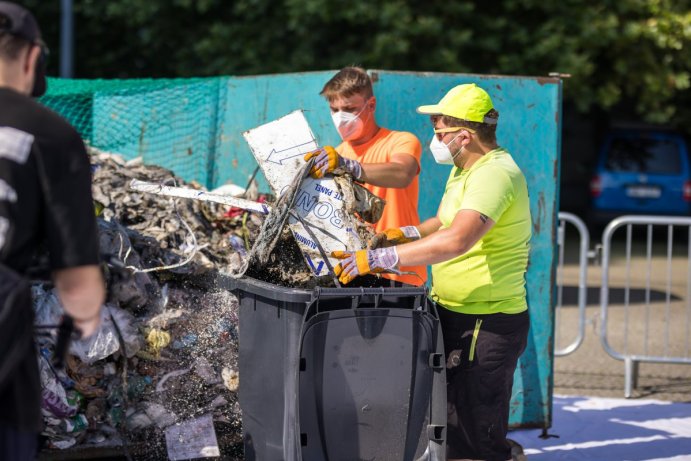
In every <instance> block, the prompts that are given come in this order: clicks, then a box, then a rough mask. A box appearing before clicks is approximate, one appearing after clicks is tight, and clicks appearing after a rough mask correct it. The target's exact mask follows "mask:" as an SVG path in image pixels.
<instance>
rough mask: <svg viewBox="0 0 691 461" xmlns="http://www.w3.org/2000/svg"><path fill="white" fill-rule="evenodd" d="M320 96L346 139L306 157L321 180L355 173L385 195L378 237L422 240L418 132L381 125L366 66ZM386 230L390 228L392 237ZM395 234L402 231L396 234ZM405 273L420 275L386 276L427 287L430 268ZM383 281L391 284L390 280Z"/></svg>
mask: <svg viewBox="0 0 691 461" xmlns="http://www.w3.org/2000/svg"><path fill="white" fill-rule="evenodd" d="M319 94H321V95H322V96H324V97H325V98H326V100H327V101H328V102H329V107H330V109H331V117H332V118H333V121H334V125H335V126H336V129H337V130H338V132H339V134H340V135H341V138H342V139H343V142H342V143H341V144H340V145H339V146H338V147H336V148H335V149H334V148H333V147H331V146H325V147H323V148H322V149H320V150H318V151H314V152H310V153H309V154H307V155H306V156H305V159H306V160H308V159H310V158H312V157H315V158H316V161H315V164H314V167H313V168H312V170H311V171H310V173H311V175H312V176H313V177H315V178H320V177H322V176H323V175H324V174H326V173H332V172H333V171H334V170H337V169H339V170H341V171H345V172H347V173H350V174H352V175H353V177H354V178H355V179H356V180H357V181H358V182H361V183H363V184H364V186H365V187H366V188H367V189H369V190H370V192H372V193H373V194H375V195H376V196H378V197H380V198H382V199H384V200H385V201H386V206H385V207H384V212H383V214H382V217H381V219H380V220H379V221H378V222H377V223H376V224H375V226H374V230H375V231H376V232H377V233H379V238H378V239H377V241H381V240H389V241H395V242H399V243H400V242H402V241H410V240H416V239H417V238H419V237H420V234H419V232H418V231H417V229H416V228H415V226H417V225H418V224H420V218H419V216H418V213H417V202H418V174H419V173H420V155H421V152H422V147H421V145H420V141H419V140H418V139H417V138H416V137H415V135H413V134H412V133H408V132H405V131H392V130H389V129H387V128H384V127H380V126H379V125H377V121H376V120H375V118H374V111H375V109H376V105H377V100H376V98H375V97H374V92H373V91H372V81H371V80H370V77H369V75H367V72H366V71H365V70H364V69H361V68H359V67H345V68H343V69H341V70H340V71H339V72H338V73H337V74H336V75H335V76H334V77H333V78H331V80H329V81H328V82H327V83H326V85H324V88H323V89H322V91H321V92H320V93H319ZM384 231H387V232H386V238H385V237H384V234H383V233H384ZM391 232H394V233H395V234H397V235H395V236H392V235H391ZM398 234H400V235H398ZM401 272H414V274H401V275H398V274H383V275H382V276H383V277H385V278H386V279H389V280H394V281H397V282H401V283H407V284H410V285H423V284H424V283H425V282H426V281H427V268H426V267H425V266H415V267H401ZM378 284H379V285H382V286H387V285H391V284H390V282H388V281H384V283H378Z"/></svg>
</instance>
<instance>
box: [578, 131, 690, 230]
mask: <svg viewBox="0 0 691 461" xmlns="http://www.w3.org/2000/svg"><path fill="white" fill-rule="evenodd" d="M590 195H591V207H590V215H589V221H590V223H591V224H595V225H602V224H606V223H607V222H609V221H611V220H612V219H614V218H615V217H617V216H621V215H624V214H639V215H640V214H653V215H675V216H689V215H691V165H690V162H689V151H688V146H687V144H686V141H685V139H684V137H683V136H682V135H681V134H678V133H674V132H671V131H662V130H653V129H647V130H642V129H635V130H634V129H618V130H613V131H611V132H609V134H608V135H607V136H606V138H605V141H604V143H603V144H602V148H601V150H600V155H599V158H598V161H597V165H596V167H595V172H594V175H593V177H592V179H591V181H590Z"/></svg>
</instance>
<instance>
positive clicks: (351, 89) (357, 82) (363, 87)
mask: <svg viewBox="0 0 691 461" xmlns="http://www.w3.org/2000/svg"><path fill="white" fill-rule="evenodd" d="M319 94H320V95H322V96H324V97H325V98H326V100H327V101H333V100H334V99H336V98H339V97H345V98H347V97H350V96H352V95H354V94H361V95H363V96H364V97H365V99H369V98H371V97H372V96H373V95H374V92H373V91H372V80H371V79H370V78H369V75H367V71H365V69H363V68H361V67H354V66H349V67H344V68H343V69H341V70H339V71H338V73H337V74H336V75H334V76H333V77H332V78H331V80H329V81H328V82H326V85H324V88H322V90H321V91H320V92H319Z"/></svg>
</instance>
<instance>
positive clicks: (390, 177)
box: [360, 163, 417, 189]
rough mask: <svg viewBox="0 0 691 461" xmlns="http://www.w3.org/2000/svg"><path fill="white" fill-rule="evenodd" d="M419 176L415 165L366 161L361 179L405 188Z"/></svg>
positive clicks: (373, 183) (383, 185) (379, 184)
mask: <svg viewBox="0 0 691 461" xmlns="http://www.w3.org/2000/svg"><path fill="white" fill-rule="evenodd" d="M415 176H417V167H416V166H415V165H412V166H410V165H402V164H399V163H364V164H362V175H361V176H360V181H362V182H365V183H367V184H371V185H373V186H379V187H391V188H395V189H403V188H405V187H408V185H409V184H410V183H411V181H412V180H413V179H415Z"/></svg>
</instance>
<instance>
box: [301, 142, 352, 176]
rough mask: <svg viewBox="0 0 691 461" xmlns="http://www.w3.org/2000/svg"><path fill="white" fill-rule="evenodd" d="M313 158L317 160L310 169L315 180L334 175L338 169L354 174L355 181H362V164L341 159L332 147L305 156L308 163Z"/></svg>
mask: <svg viewBox="0 0 691 461" xmlns="http://www.w3.org/2000/svg"><path fill="white" fill-rule="evenodd" d="M312 158H314V159H315V160H314V165H312V169H310V176H312V177H313V178H315V179H319V178H323V177H324V175H325V174H326V173H333V172H334V171H335V170H337V169H341V170H343V171H344V172H346V173H350V174H352V175H353V177H354V178H355V179H360V176H361V175H362V166H361V165H360V162H358V161H357V160H351V159H347V158H343V157H341V156H340V155H338V152H336V149H334V148H333V147H331V146H324V147H322V148H321V149H317V150H313V151H312V152H308V153H306V154H305V157H304V159H305V161H306V162H307V161H309V160H310V159H312Z"/></svg>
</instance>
